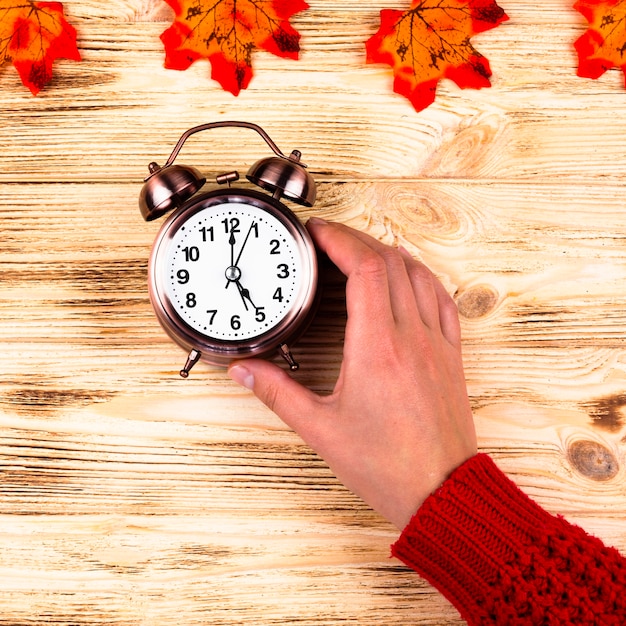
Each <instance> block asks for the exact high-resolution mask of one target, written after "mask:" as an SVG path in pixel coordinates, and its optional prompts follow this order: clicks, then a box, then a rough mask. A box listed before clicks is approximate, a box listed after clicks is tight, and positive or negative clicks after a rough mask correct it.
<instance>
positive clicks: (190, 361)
mask: <svg viewBox="0 0 626 626" xmlns="http://www.w3.org/2000/svg"><path fill="white" fill-rule="evenodd" d="M201 356H202V355H201V353H200V352H199V351H198V350H192V351H191V352H190V353H189V356H188V357H187V361H186V362H185V366H184V367H183V369H182V370H180V375H181V376H182V378H187V377H188V376H189V371H190V370H191V368H192V367H193V366H194V365H195V364H196V363H197V362H198V361H199V360H200V357H201Z"/></svg>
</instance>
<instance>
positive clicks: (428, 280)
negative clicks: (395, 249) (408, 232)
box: [400, 248, 440, 330]
mask: <svg viewBox="0 0 626 626" xmlns="http://www.w3.org/2000/svg"><path fill="white" fill-rule="evenodd" d="M400 254H401V255H402V257H403V258H404V262H405V264H406V271H407V273H408V275H409V280H410V281H411V285H412V287H413V294H414V297H415V301H416V303H417V308H418V309H419V312H420V317H421V318H422V321H423V322H424V324H425V325H426V326H428V328H430V329H432V330H439V328H440V316H439V298H438V295H437V287H436V284H437V283H438V282H439V281H438V280H437V278H436V276H435V275H434V274H433V273H432V272H431V271H430V270H429V269H428V268H427V267H426V266H425V265H424V264H423V263H420V262H419V261H417V260H416V259H414V258H413V257H412V256H411V254H410V253H409V252H408V251H407V250H406V249H405V248H400Z"/></svg>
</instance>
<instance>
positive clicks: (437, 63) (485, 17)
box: [365, 0, 509, 111]
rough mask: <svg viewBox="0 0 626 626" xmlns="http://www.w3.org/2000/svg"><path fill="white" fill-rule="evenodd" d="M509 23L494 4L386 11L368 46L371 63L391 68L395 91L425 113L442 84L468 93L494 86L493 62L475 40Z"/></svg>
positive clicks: (472, 0)
mask: <svg viewBox="0 0 626 626" xmlns="http://www.w3.org/2000/svg"><path fill="white" fill-rule="evenodd" d="M508 19H509V18H508V16H507V15H506V14H505V12H504V11H503V10H502V9H501V8H500V7H499V6H498V5H497V4H496V2H495V0H413V2H412V4H411V6H410V8H409V9H408V10H406V11H398V10H394V9H383V10H382V11H381V12H380V28H379V30H378V32H377V33H376V34H375V35H374V36H373V37H371V39H369V40H368V41H367V42H366V44H365V46H366V51H367V62H368V63H386V64H387V65H390V66H391V67H392V68H393V75H394V84H393V89H394V91H395V92H396V93H399V94H401V95H403V96H405V97H407V98H408V99H409V100H410V101H411V104H413V106H414V107H415V109H416V110H417V111H421V110H422V109H425V108H426V107H427V106H429V105H430V104H432V102H433V101H434V99H435V93H436V90H437V84H438V83H439V81H440V80H441V79H442V78H449V79H451V80H453V81H454V82H455V83H456V84H457V85H458V86H459V87H461V88H463V89H464V88H466V87H473V88H475V89H480V88H481V87H490V86H491V83H490V82H489V77H490V76H491V68H490V67H489V62H488V61H487V59H486V58H485V57H484V56H483V55H482V54H480V52H478V51H477V50H476V49H475V48H474V47H473V46H472V44H471V43H470V38H471V37H472V36H473V35H476V34H477V33H480V32H482V31H485V30H489V29H490V28H495V27H496V26H498V25H499V24H500V23H501V22H504V21H506V20H508Z"/></svg>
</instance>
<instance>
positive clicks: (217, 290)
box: [139, 121, 318, 378]
mask: <svg viewBox="0 0 626 626" xmlns="http://www.w3.org/2000/svg"><path fill="white" fill-rule="evenodd" d="M224 127H229V128H233V127H235V128H247V129H251V130H253V131H256V132H257V133H258V134H259V135H260V136H261V137H262V138H263V140H264V141H265V143H266V144H267V145H268V146H269V147H270V148H271V150H272V151H273V153H274V156H270V157H266V158H263V159H261V160H259V161H257V162H256V163H254V165H252V167H251V168H250V169H249V170H248V172H247V174H246V177H247V179H248V180H249V181H250V182H251V183H253V184H254V185H256V187H258V188H259V189H260V190H262V191H260V190H258V189H256V188H249V187H243V186H238V187H237V186H233V184H232V183H235V182H236V181H237V180H239V174H238V172H237V171H227V172H223V173H220V174H219V175H217V176H216V178H215V183H216V186H215V188H214V189H210V190H208V191H202V188H203V186H204V185H205V183H206V178H205V177H204V176H203V175H202V174H201V173H200V172H199V171H198V170H197V169H196V168H194V167H190V166H186V165H180V164H174V161H175V159H176V157H177V156H178V153H179V152H180V150H181V148H182V147H183V144H184V143H185V142H186V141H187V139H189V137H191V136H192V135H194V134H195V133H198V132H200V131H205V130H211V129H215V128H224ZM300 157H301V153H300V152H299V151H298V150H294V151H293V152H291V154H290V155H289V156H285V155H284V154H283V153H282V152H281V151H280V150H279V148H278V147H277V146H276V144H275V143H274V142H273V141H272V140H271V138H270V137H269V135H267V133H266V132H265V131H264V130H263V129H262V128H261V127H260V126H257V125H256V124H252V123H249V122H236V121H224V122H213V123H208V124H202V125H200V126H195V127H194V128H191V129H189V130H188V131H186V132H185V133H184V134H183V135H182V136H181V138H180V139H179V141H178V143H177V144H176V146H175V147H174V150H173V151H172V153H171V155H170V156H169V158H168V160H167V161H166V163H165V165H163V166H162V167H161V166H159V165H158V164H157V163H150V165H149V166H148V169H149V176H148V177H147V178H146V179H145V181H144V185H143V188H142V190H141V193H140V197H139V208H140V210H141V214H142V216H143V218H144V219H145V220H146V221H151V220H154V219H157V218H160V217H162V216H164V215H166V214H167V213H169V215H168V216H167V218H166V220H165V222H164V223H163V225H162V227H161V229H160V231H159V233H158V234H157V237H156V239H155V242H154V244H153V246H152V251H151V254H150V261H149V267H148V286H149V295H150V301H151V303H152V306H153V308H154V312H155V314H156V317H157V319H158V320H159V322H160V324H161V326H162V327H163V329H164V330H165V332H166V333H167V334H168V335H169V336H170V338H171V339H173V340H174V341H175V342H176V343H177V344H178V345H180V346H181V347H182V348H183V349H184V350H185V351H187V353H188V356H187V360H186V362H185V364H184V366H183V369H182V370H181V371H180V375H181V376H182V377H183V378H187V377H188V375H189V371H190V370H191V368H192V367H193V366H194V365H195V364H196V363H197V362H198V361H200V360H202V361H204V362H206V363H209V364H212V365H217V366H227V365H228V364H229V363H230V362H231V361H233V360H235V359H243V358H248V357H259V358H269V357H271V356H272V355H274V354H276V353H278V354H280V355H281V356H282V357H283V358H284V359H285V361H286V362H287V364H288V366H289V367H290V369H292V370H296V369H298V367H299V365H298V363H297V361H296V360H295V358H294V356H293V353H292V351H291V346H292V345H293V343H294V342H295V341H296V340H297V339H298V338H299V337H300V335H301V334H302V333H303V332H304V330H306V327H307V326H308V325H309V323H310V321H311V319H312V317H313V315H314V313H315V308H316V304H317V299H318V298H317V294H318V266H317V256H316V250H315V246H314V244H313V241H312V239H311V237H310V236H309V234H308V231H307V230H306V228H304V226H303V225H302V223H301V222H300V220H299V219H298V217H297V216H296V215H295V213H294V212H293V211H291V210H290V209H289V208H288V207H287V206H286V205H285V204H284V203H283V202H282V200H283V199H287V200H289V201H291V202H294V203H296V204H299V205H303V206H308V207H310V206H312V205H313V203H314V202H315V196H316V189H315V181H314V180H313V178H312V176H311V175H310V174H309V172H307V169H306V165H305V164H304V163H302V161H301V160H300Z"/></svg>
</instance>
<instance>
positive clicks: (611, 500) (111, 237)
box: [0, 0, 626, 626]
mask: <svg viewBox="0 0 626 626" xmlns="http://www.w3.org/2000/svg"><path fill="white" fill-rule="evenodd" d="M310 4H311V7H310V9H308V10H307V11H305V12H303V13H301V14H299V15H297V16H296V17H295V18H294V19H293V23H294V26H295V27H296V28H297V29H298V30H299V31H300V32H301V33H302V42H301V43H302V54H301V59H300V60H299V61H293V60H287V59H279V58H276V57H272V56H271V55H269V54H265V53H262V52H259V53H257V54H256V55H255V57H254V64H255V77H254V79H253V81H252V83H251V85H250V88H249V89H247V90H246V91H245V92H243V93H242V94H241V95H240V96H239V97H238V98H234V97H232V96H231V95H230V94H227V93H224V92H223V91H221V90H220V89H219V88H218V87H217V86H216V84H215V83H214V82H212V81H211V80H210V79H209V68H208V64H206V63H196V64H195V65H194V66H193V67H192V68H190V69H189V70H187V71H186V72H175V71H170V70H165V69H164V68H163V49H162V45H161V42H160V40H159V35H160V33H161V32H162V31H163V30H165V28H166V27H167V25H168V24H169V20H170V19H171V15H172V14H171V10H170V9H169V7H168V6H167V5H166V4H165V3H164V2H161V1H159V0H111V1H110V2H107V3H102V2H96V1H95V0H66V2H64V7H65V10H66V14H67V16H68V19H69V20H70V21H71V22H72V23H73V24H74V25H75V27H76V28H77V31H78V35H79V47H80V50H81V54H82V56H83V61H82V62H81V63H75V62H71V61H61V62H59V63H57V64H56V65H55V69H54V80H53V81H52V83H51V84H50V85H49V87H47V88H46V89H45V90H44V91H43V92H41V94H40V95H39V96H38V97H36V98H33V97H32V96H30V94H29V92H28V91H27V90H26V89H25V88H24V87H23V86H22V85H21V84H20V83H19V80H18V78H17V75H16V73H15V71H14V69H13V68H12V67H10V66H6V67H3V68H1V71H0V146H1V147H2V149H1V150H0V242H1V246H0V625H7V626H8V625H11V626H16V625H22V624H23V625H26V624H28V625H29V626H33V625H43V624H49V623H51V622H54V623H58V624H67V625H70V624H72V625H81V626H82V625H87V624H89V625H104V624H107V625H116V626H117V625H119V626H122V625H124V626H126V625H128V626H130V625H132V626H139V625H145V624H150V625H151V626H153V625H154V626H160V625H165V624H172V623H179V624H181V625H185V626H186V625H194V624H214V625H221V624H223V625H225V626H232V625H235V624H254V625H255V626H259V625H261V626H265V625H268V626H269V625H273V624H281V625H283V624H296V623H297V624H310V625H316V626H320V625H328V626H330V625H333V626H334V625H338V624H342V623H347V622H350V623H359V624H363V625H367V624H372V625H374V624H375V625H377V626H378V625H380V624H389V625H392V624H398V625H400V624H402V625H405V624H409V623H419V624H433V625H443V624H446V625H447V624H450V625H451V624H458V623H462V622H461V621H460V620H459V618H458V615H457V613H456V611H455V610H454V609H453V608H452V607H451V606H450V605H449V604H448V603H447V602H446V601H445V600H444V599H442V598H441V597H440V596H439V595H438V594H437V593H436V592H435V591H434V590H433V589H432V588H431V587H430V586H429V585H427V584H426V583H425V582H424V581H422V580H420V579H419V578H418V577H417V576H415V575H414V574H413V573H411V572H408V571H407V570H405V569H404V568H402V567H400V566H399V565H398V563H397V562H395V561H393V560H390V559H389V544H390V543H391V542H393V541H394V539H395V537H396V533H395V531H394V529H393V528H392V527H391V526H390V525H388V524H387V523H386V522H384V521H383V520H381V519H380V518H379V517H378V516H376V515H375V514H374V513H373V512H371V511H370V510H369V509H368V508H367V507H366V506H364V505H363V504H362V503H361V502H360V501H359V500H358V499H357V498H356V497H354V496H353V495H351V494H350V493H349V492H348V491H347V490H345V489H344V488H343V487H342V486H341V485H340V484H339V483H338V482H337V481H336V479H335V478H334V477H333V476H332V474H331V472H330V471H329V470H328V468H327V467H326V466H325V464H324V463H323V462H322V461H321V460H320V459H319V458H318V457H317V456H316V455H315V454H314V453H312V452H311V451H310V450H309V449H308V448H307V447H306V446H304V445H303V444H302V443H301V441H300V440H299V439H298V437H297V436H295V435H294V434H293V433H292V432H290V431H289V430H288V429H287V428H286V427H285V426H284V425H283V424H282V423H281V422H280V421H279V420H278V418H277V417H275V416H274V415H273V414H271V413H270V412H269V411H268V410H266V409H265V408H263V407H261V406H260V405H259V403H258V402H257V401H256V400H255V399H254V398H253V397H252V396H251V395H250V394H248V393H246V392H243V391H242V390H241V389H239V388H238V387H236V386H235V385H234V384H232V383H231V382H230V380H229V379H228V378H227V376H226V375H225V373H224V372H223V371H221V370H217V369H213V368H209V367H207V366H203V365H198V366H196V369H194V370H193V373H192V376H191V377H190V378H189V379H188V380H185V381H183V380H181V379H180V378H179V377H178V376H177V372H178V370H179V369H180V367H181V365H182V362H183V360H184V356H185V355H184V353H183V352H182V351H181V350H180V349H178V348H177V347H176V346H174V345H173V344H172V343H171V342H170V341H169V340H168V339H167V338H166V337H165V336H164V335H163V332H162V331H161V329H160V328H159V326H158V323H157V322H156V320H155V318H154V315H153V313H152V311H151V308H150V304H149V301H148V297H147V289H146V271H147V258H148V254H149V250H150V245H151V242H152V240H153V239H154V236H155V234H156V232H157V229H158V224H154V223H152V224H145V223H144V222H143V221H142V220H141V218H140V215H139V212H138V209H137V197H138V193H139V190H140V188H141V184H142V179H143V177H144V176H145V175H146V173H147V165H148V163H149V162H151V161H154V160H156V161H159V162H163V161H164V160H165V159H166V158H167V156H168V155H169V153H170V151H171V149H172V147H173V145H174V143H175V142H176V140H177V139H178V137H179V136H180V134H181V133H182V132H183V131H184V130H186V129H187V128H189V127H191V126H194V125H196V124H199V123H202V122H206V121H214V120H224V119H244V120H247V121H252V122H256V123H258V124H261V125H262V126H263V127H264V128H265V129H266V130H267V131H268V132H269V134H270V135H271V136H272V138H273V139H274V140H275V141H276V142H277V143H278V145H279V146H281V148H282V149H283V150H285V151H289V150H291V149H293V148H299V149H300V150H302V152H303V159H304V160H305V162H307V163H308V164H309V166H310V169H311V172H312V173H313V175H314V177H315V178H316V180H317V181H318V183H319V191H318V198H319V199H318V202H317V203H316V205H315V207H313V208H312V209H298V210H299V214H300V216H301V217H302V219H304V220H305V219H307V218H308V217H309V216H311V215H320V216H323V217H326V218H328V219H332V220H338V221H342V222H345V223H347V224H350V225H352V226H355V227H357V228H360V229H362V230H364V231H367V232H369V233H371V234H373V235H374V236H376V237H378V238H380V239H381V240H382V241H385V242H387V243H399V244H402V245H404V246H405V247H406V248H408V249H409V250H410V251H411V252H412V253H413V254H414V255H415V256H417V257H418V258H420V259H422V260H423V261H424V262H425V263H427V264H428V265H429V266H430V267H432V268H433V270H434V271H435V272H436V273H437V274H438V275H439V276H440V278H441V279H442V281H443V282H444V284H445V286H446V288H447V289H448V290H449V292H450V293H451V294H453V296H454V298H455V300H456V302H457V305H458V307H459V311H460V314H461V320H462V325H463V334H464V358H465V364H466V372H467V380H468V387H469V391H470V396H471V401H472V406H473V408H474V413H475V418H476V424H477V429H478V434H479V442H480V447H481V449H482V450H484V451H486V452H489V453H490V454H491V455H492V456H493V458H494V459H495V460H496V461H497V463H498V464H499V466H500V467H502V468H503V469H504V470H505V471H506V472H507V473H508V474H509V475H510V476H511V477H512V478H513V479H514V480H515V481H516V482H517V483H518V484H519V485H520V486H521V487H522V489H524V490H525V491H526V492H527V493H529V494H530V495H531V496H532V497H533V498H535V499H536V500H537V501H538V502H539V503H540V504H541V505H543V506H545V507H546V508H548V509H549V510H550V511H553V512H555V513H559V514H562V515H565V516H566V517H567V518H568V519H570V520H572V521H574V522H575V523H578V524H580V525H581V526H583V527H584V528H585V529H587V530H589V531H590V532H593V533H594V534H596V535H598V536H600V537H601V538H602V539H604V540H605V541H607V542H608V543H610V544H612V545H615V546H616V547H618V548H619V549H620V550H622V551H626V533H625V531H624V528H625V527H626V526H625V523H624V522H625V521H626V487H625V484H626V483H625V479H626V475H625V472H626V339H625V337H626V333H625V329H626V295H625V294H626V254H625V252H624V250H625V248H624V242H625V241H626V212H625V211H624V207H623V195H624V188H625V187H624V182H625V175H626V160H625V159H624V148H625V145H624V137H625V136H626V98H625V97H624V96H625V94H624V88H623V76H622V75H621V74H620V73H619V72H616V71H611V72H608V73H607V74H606V75H605V76H603V77H602V78H601V79H599V80H597V81H590V80H587V79H581V78H578V77H577V76H576V72H575V69H576V57H575V53H574V50H573V47H572V44H573V41H574V40H575V39H576V38H577V37H578V36H580V35H581V34H582V32H583V31H584V20H583V18H582V16H581V15H579V14H578V13H577V12H575V11H574V10H573V9H572V7H571V2H565V0H549V1H547V2H544V3H542V7H541V11H538V10H537V4H536V3H531V2H528V1H524V0H511V1H510V2H507V3H506V4H505V5H504V4H503V5H502V6H503V8H504V9H505V10H506V12H507V14H508V15H509V17H510V20H509V21H508V22H506V23H504V24H502V25H501V26H500V27H498V28H497V29H494V30H492V31H489V32H486V33H483V34H481V35H479V36H476V37H475V38H474V39H473V43H474V45H475V46H476V47H477V48H478V49H479V50H480V51H481V52H482V53H483V54H485V55H486V56H487V57H488V58H489V60H490V64H491V67H492V70H493V77H492V87H491V88H490V89H484V90H481V91H475V90H465V91H462V90H459V89H457V88H456V87H455V86H454V85H452V84H450V83H449V82H446V81H444V82H443V83H442V84H441V86H440V88H439V90H438V96H437V100H436V102H435V103H434V104H433V105H432V106H431V107H429V108H428V109H426V110H425V111H423V112H421V113H416V112H415V111H414V110H413V109H412V108H411V106H410V104H409V103H408V102H407V101H406V100H405V99H404V98H402V97H400V96H397V95H396V94H394V93H393V92H392V91H391V83H392V79H391V76H390V74H389V71H388V68H386V67H383V66H378V65H367V64H365V61H364V48H363V42H364V41H365V40H366V39H367V38H368V37H370V36H371V35H372V34H373V33H374V32H375V31H376V29H377V27H378V14H379V10H380V9H381V8H401V7H400V6H399V5H398V3H396V2H391V1H387V0H385V1H384V2H381V1H380V0H378V1H377V2H374V1H373V0H359V2H355V1H354V0H337V1H335V2H321V1H319V2H310ZM263 156H266V148H265V146H264V145H263V144H262V142H260V141H259V140H258V138H256V137H254V136H249V135H248V134H246V132H245V131H231V132H228V131H218V132H215V133H214V134H213V135H212V136H211V137H210V139H209V137H203V136H202V135H199V136H197V137H195V138H194V139H193V140H192V141H190V142H188V143H187V144H186V145H185V148H184V150H183V152H182V153H181V156H180V159H181V162H185V163H188V164H191V165H194V166H196V167H198V168H200V169H201V170H202V171H203V172H206V173H207V176H208V177H209V179H212V178H213V177H214V176H215V175H216V174H218V173H220V172H222V171H227V170H231V169H239V170H241V171H245V169H246V168H247V167H248V166H249V165H251V164H252V163H253V162H254V161H255V160H257V159H258V158H261V157H263ZM324 276H325V278H326V290H325V295H324V299H323V301H322V306H321V310H320V313H319V315H318V317H317V319H316V320H315V322H314V324H313V326H312V328H311V330H310V331H309V333H308V334H307V335H306V336H305V337H304V338H303V340H302V341H301V342H300V344H299V345H298V347H297V351H298V357H299V360H300V361H301V363H302V365H303V368H302V370H301V371H300V372H298V374H297V376H298V378H299V380H301V381H302V382H303V383H305V384H308V385H309V386H311V387H312V388H314V389H316V390H318V391H320V392H328V391H329V390H331V389H332V387H333V385H334V381H335V379H336V376H337V373H338V370H339V364H340V361H341V352H342V338H343V325H344V322H345V303H344V301H343V283H342V278H341V276H340V275H339V274H338V273H337V272H336V271H334V270H333V268H331V267H325V268H324Z"/></svg>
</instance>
